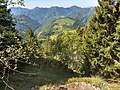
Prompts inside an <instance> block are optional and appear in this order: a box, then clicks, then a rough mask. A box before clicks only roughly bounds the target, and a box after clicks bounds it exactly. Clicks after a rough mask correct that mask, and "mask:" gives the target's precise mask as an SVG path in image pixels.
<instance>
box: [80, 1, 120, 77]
mask: <svg viewBox="0 0 120 90" xmlns="http://www.w3.org/2000/svg"><path fill="white" fill-rule="evenodd" d="M98 2H99V5H100V6H98V7H96V14H94V15H93V16H92V17H91V20H90V22H89V24H88V25H87V26H86V27H85V28H83V29H80V30H79V32H80V33H82V35H81V34H80V36H81V38H82V41H81V42H82V43H83V45H81V47H82V48H84V49H83V50H81V53H82V55H83V59H84V65H83V69H82V71H85V75H86V74H88V73H87V72H88V71H89V73H90V74H89V75H100V76H103V77H105V78H118V77H119V73H120V72H119V64H120V61H119V59H120V57H119V40H116V38H118V37H119V36H120V34H119V33H118V32H119V29H118V27H119V24H117V23H118V22H119V20H118V19H119V16H120V11H119V8H120V7H119V2H115V1H114V0H109V1H108V0H98ZM116 26H117V29H116ZM88 64H89V68H87V67H88ZM86 65H87V66H86Z"/></svg>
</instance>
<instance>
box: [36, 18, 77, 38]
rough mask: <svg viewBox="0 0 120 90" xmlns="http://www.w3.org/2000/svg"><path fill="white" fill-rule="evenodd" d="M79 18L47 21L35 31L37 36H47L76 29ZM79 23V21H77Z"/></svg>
mask: <svg viewBox="0 0 120 90" xmlns="http://www.w3.org/2000/svg"><path fill="white" fill-rule="evenodd" d="M76 22H79V21H78V20H75V19H72V18H59V19H56V20H54V21H52V22H49V23H46V24H45V25H43V26H42V27H40V28H38V29H37V30H36V31H35V34H36V35H37V37H40V38H44V37H46V36H52V35H58V34H60V33H63V32H64V31H67V30H74V29H76V27H77V25H76ZM77 24H78V23H77Z"/></svg>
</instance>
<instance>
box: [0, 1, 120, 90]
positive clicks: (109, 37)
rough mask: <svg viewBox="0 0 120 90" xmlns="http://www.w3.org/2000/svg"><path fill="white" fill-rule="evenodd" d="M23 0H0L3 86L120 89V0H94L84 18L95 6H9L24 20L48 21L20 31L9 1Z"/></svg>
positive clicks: (9, 89) (14, 88)
mask: <svg viewBox="0 0 120 90" xmlns="http://www.w3.org/2000/svg"><path fill="white" fill-rule="evenodd" d="M23 2H24V0H18V1H16V3H13V2H12V0H8V1H6V0H0V89H1V90H31V89H32V90H38V89H39V90H41V89H42V90H46V89H48V90H58V89H59V90H74V89H77V90H110V89H111V90H119V89H120V87H119V85H120V0H116V1H114V0H98V3H99V6H97V7H96V8H95V12H96V13H95V14H93V15H92V16H91V18H90V20H89V22H88V23H87V21H88V20H86V15H90V14H91V10H92V9H93V8H92V9H91V8H79V7H76V6H73V7H70V8H62V7H61V8H60V7H51V8H39V7H36V8H34V9H22V8H17V9H15V8H13V9H15V10H16V11H15V12H17V10H20V12H19V13H18V14H21V13H24V14H23V17H25V18H26V20H27V22H26V23H25V24H27V23H28V22H30V23H29V25H28V26H32V25H33V24H36V23H39V24H41V23H45V22H46V21H47V23H46V24H42V27H39V28H38V29H37V31H35V32H36V33H35V32H33V30H32V29H31V28H28V29H27V30H25V31H24V33H22V34H20V33H19V32H18V30H17V29H16V26H15V25H16V24H15V20H16V19H14V18H13V16H12V15H11V13H10V10H9V9H8V8H7V6H8V5H9V4H20V5H23ZM66 9H67V10H66ZM41 10H43V11H41ZM81 10H82V13H79V12H80V11H81ZM89 11H90V12H89ZM46 13H47V15H46ZM74 13H76V14H77V15H78V16H75V18H74V17H73V16H74V15H76V14H74ZM84 14H85V15H84ZM26 15H27V17H26ZM35 15H37V16H35ZM65 15H66V16H65ZM72 15H73V16H72ZM81 15H82V16H83V17H81ZM44 16H45V17H44ZM59 16H60V17H59ZM68 16H69V17H68ZM70 16H71V17H70ZM56 17H57V18H56ZM50 19H52V21H51V20H50ZM33 20H34V22H32V21H33ZM81 20H82V21H83V22H82V21H81ZM19 23H20V22H19ZM23 23H24V22H23ZM81 23H82V24H85V23H87V24H86V25H83V26H82V24H81ZM79 25H81V26H79ZM33 28H36V26H35V27H33Z"/></svg>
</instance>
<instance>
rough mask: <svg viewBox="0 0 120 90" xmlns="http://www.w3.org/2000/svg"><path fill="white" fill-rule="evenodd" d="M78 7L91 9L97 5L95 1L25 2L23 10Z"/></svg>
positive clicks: (37, 0) (44, 0)
mask: <svg viewBox="0 0 120 90" xmlns="http://www.w3.org/2000/svg"><path fill="white" fill-rule="evenodd" d="M74 5H76V6H79V7H91V6H96V5H98V2H97V0H25V7H24V8H30V9H32V8H34V7H51V6H59V7H70V6H74Z"/></svg>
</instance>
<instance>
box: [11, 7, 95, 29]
mask: <svg viewBox="0 0 120 90" xmlns="http://www.w3.org/2000/svg"><path fill="white" fill-rule="evenodd" d="M11 13H12V14H14V15H15V17H17V18H19V17H20V18H23V19H24V20H23V22H19V21H18V23H17V25H16V29H18V30H19V31H21V30H22V31H25V30H26V28H32V29H33V31H34V30H36V29H37V27H36V26H39V27H40V26H41V25H43V26H44V25H46V23H47V22H51V21H54V20H56V19H58V18H61V17H67V18H72V19H75V20H79V21H80V22H79V25H80V26H83V25H85V24H86V23H87V22H88V20H89V19H90V16H91V15H93V14H94V13H95V10H94V8H93V7H92V8H80V7H77V6H72V7H69V8H63V7H57V6H56V7H50V8H39V7H35V8H33V9H27V8H20V7H18V8H17V7H12V8H11ZM28 19H29V20H28ZM29 21H30V22H29Z"/></svg>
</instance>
